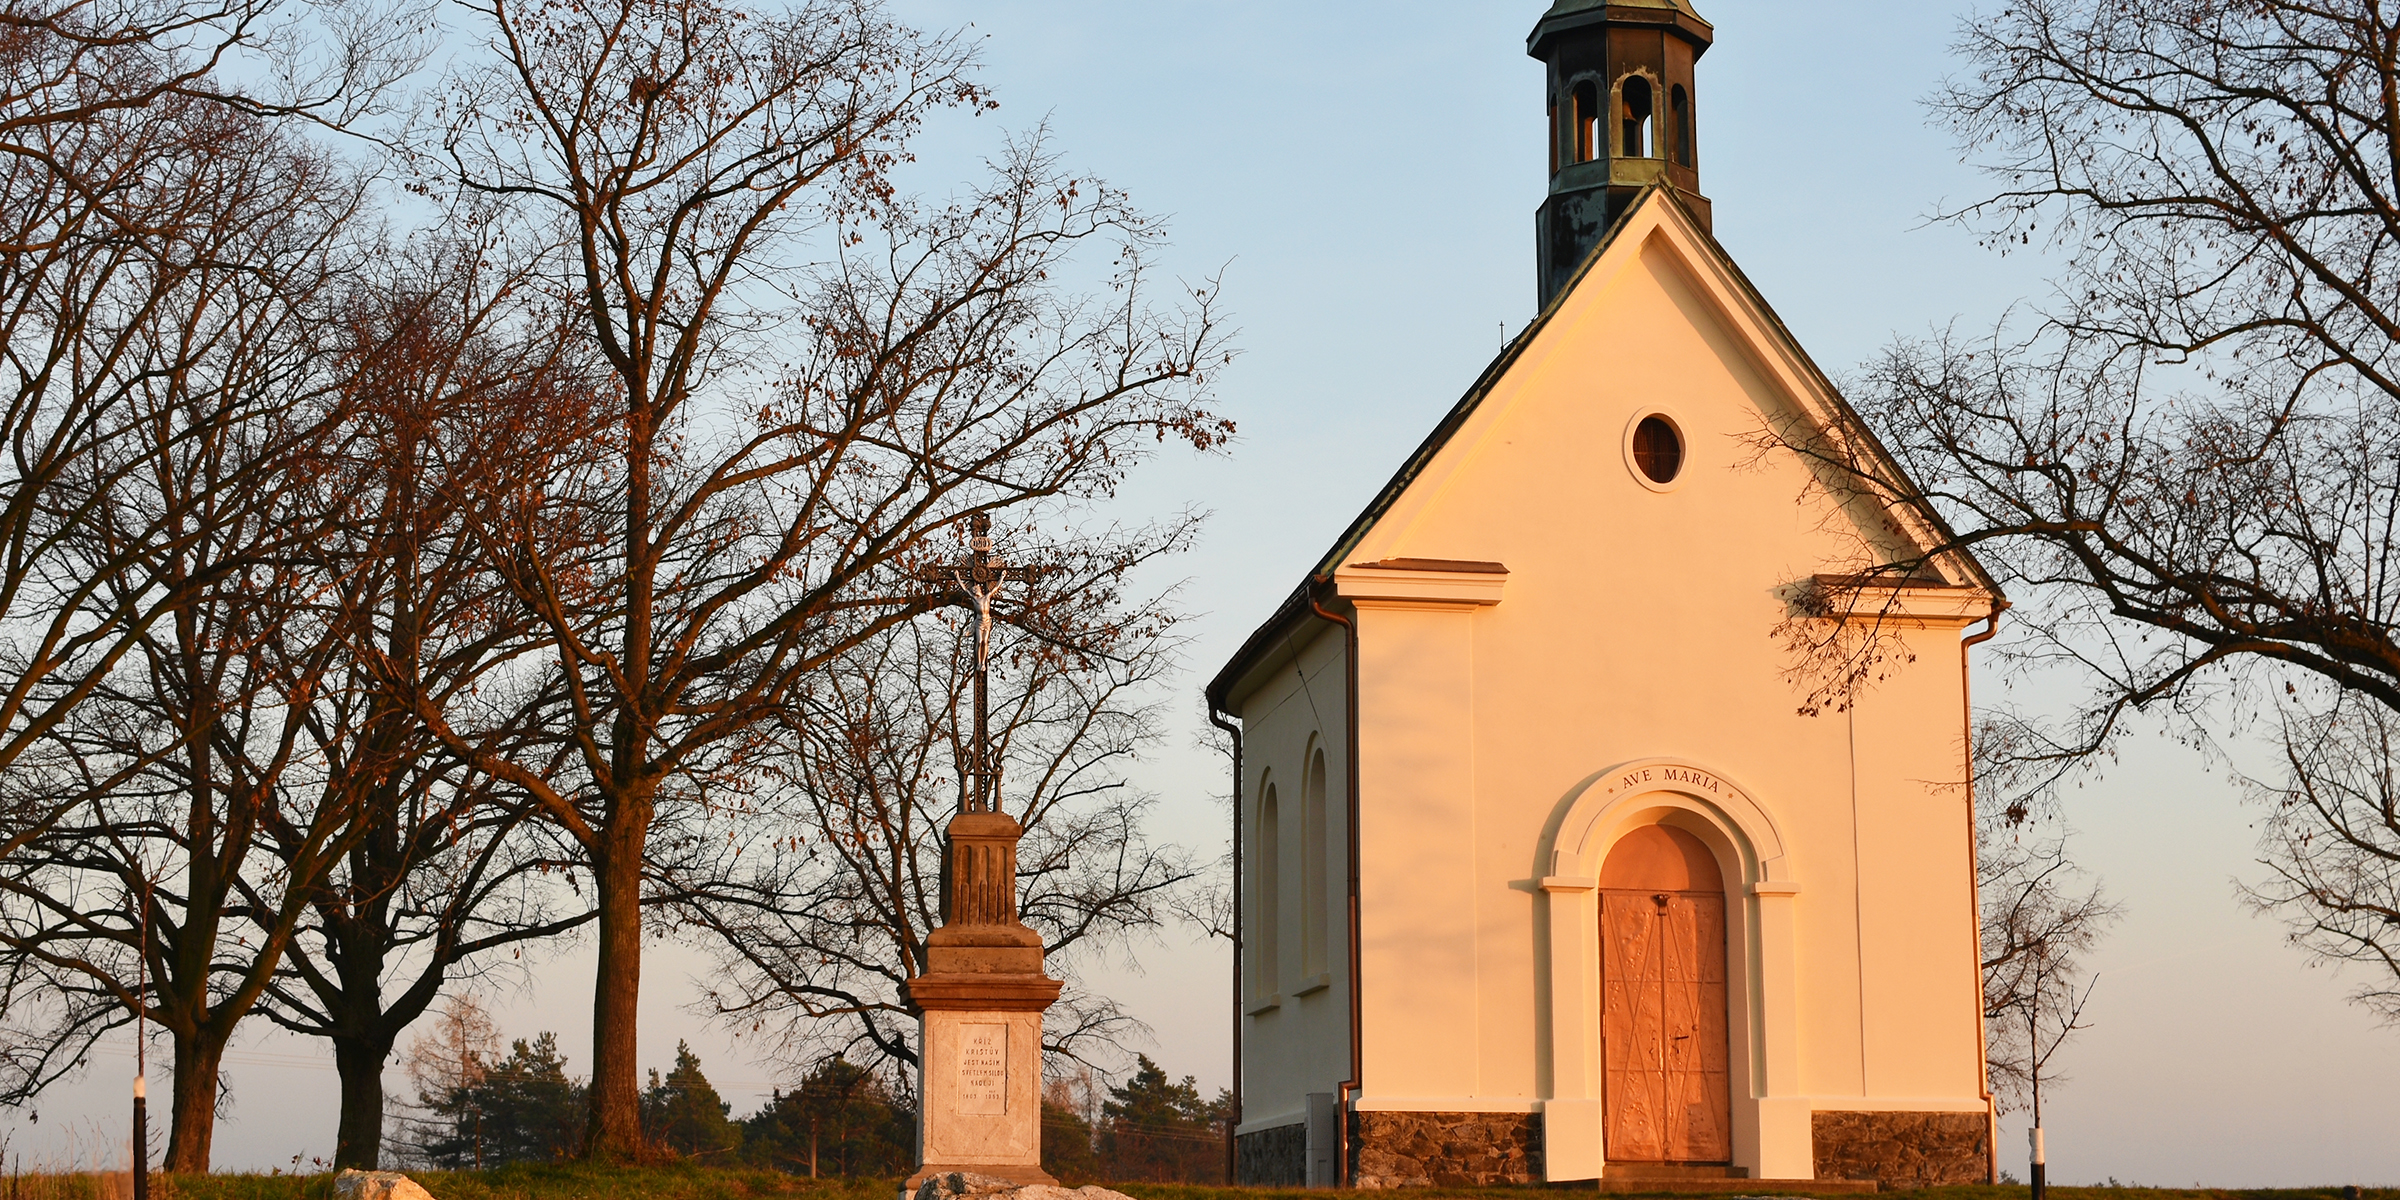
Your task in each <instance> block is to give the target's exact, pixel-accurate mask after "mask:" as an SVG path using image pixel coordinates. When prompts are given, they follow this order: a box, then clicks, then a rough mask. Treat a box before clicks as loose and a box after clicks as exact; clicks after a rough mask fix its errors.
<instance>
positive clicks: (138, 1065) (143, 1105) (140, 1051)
mask: <svg viewBox="0 0 2400 1200" xmlns="http://www.w3.org/2000/svg"><path fill="white" fill-rule="evenodd" d="M140 924H141V931H142V932H141V941H140V943H139V944H138V945H137V946H136V947H135V956H134V968H133V978H134V987H133V1200H150V1036H149V1034H150V1030H149V1024H148V1017H149V1015H150V878H149V872H147V871H145V872H143V876H142V919H141V923H140Z"/></svg>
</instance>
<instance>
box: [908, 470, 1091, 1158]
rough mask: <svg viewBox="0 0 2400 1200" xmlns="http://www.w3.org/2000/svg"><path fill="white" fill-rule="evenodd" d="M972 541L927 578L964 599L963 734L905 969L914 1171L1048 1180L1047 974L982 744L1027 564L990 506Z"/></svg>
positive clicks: (1009, 825) (1009, 823) (1050, 990)
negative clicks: (1019, 563) (927, 893)
mask: <svg viewBox="0 0 2400 1200" xmlns="http://www.w3.org/2000/svg"><path fill="white" fill-rule="evenodd" d="M971 528H972V530H973V532H974V543H973V553H972V554H971V555H969V556H968V557H967V559H965V560H964V561H962V562H959V563H957V564H955V565H952V566H948V567H944V568H942V569H941V570H940V571H939V572H938V573H936V574H935V575H934V580H935V581H936V582H939V583H941V584H943V585H945V586H946V587H948V588H949V589H951V590H952V591H954V592H956V593H958V594H960V595H961V596H962V597H963V598H964V599H965V600H966V602H967V603H968V604H969V605H971V606H973V608H974V610H975V617H976V624H975V740H974V744H973V748H972V750H971V754H972V756H973V757H972V760H971V761H970V762H969V763H968V765H967V772H966V773H967V775H968V776H969V779H968V781H967V788H966V789H965V797H964V802H963V804H962V805H961V809H960V812H959V814H958V815H957V816H955V817H952V818H951V819H950V827H949V829H948V830H947V831H946V833H945V835H944V843H943V848H942V926H941V928H939V929H936V930H934V931H933V932H932V933H931V934H929V935H927V937H926V939H925V962H924V971H923V973H922V974H919V975H917V976H915V977H914V978H912V979H910V980H909V981H908V999H909V1003H910V1004H912V1005H914V1006H915V1007H916V1009H917V1030H918V1037H917V1054H918V1063H917V1066H918V1071H919V1078H918V1088H917V1110H918V1111H917V1164H918V1166H917V1173H916V1175H915V1176H913V1177H911V1178H910V1179H909V1181H908V1182H907V1184H906V1185H904V1186H903V1188H902V1189H901V1194H902V1195H903V1196H907V1195H911V1194H914V1193H915V1191H916V1189H917V1188H918V1186H919V1185H920V1184H922V1183H923V1182H924V1181H925V1180H926V1179H927V1178H928V1177H930V1176H934V1175H940V1174H944V1173H947V1172H951V1171H968V1172H974V1173H977V1174H982V1175H993V1176H998V1177H1000V1178H1004V1179H1008V1180H1012V1181H1014V1182H1017V1183H1021V1184H1022V1183H1041V1184H1055V1183H1057V1182H1058V1181H1057V1180H1055V1179H1052V1178H1051V1177H1050V1176H1049V1175H1048V1174H1047V1173H1045V1172H1044V1171H1043V1170H1042V1013H1043V1012H1044V1011H1045V1010H1047V1009H1048V1008H1049V1007H1050V1005H1051V1004H1052V1003H1053V1002H1054V1001H1056V1000H1057V999H1058V990H1059V986H1060V985H1059V981H1058V980H1055V979H1052V978H1050V977H1049V976H1047V975H1044V974H1042V937H1041V935H1040V934H1038V933H1035V932H1034V931H1033V930H1031V929H1028V928H1026V927H1025V924H1024V922H1022V921H1019V920H1018V919H1017V838H1018V837H1019V836H1021V835H1022V834H1023V833H1024V829H1023V827H1022V826H1020V825H1018V824H1017V822H1016V820H1015V819H1014V818H1012V817H1010V816H1009V815H1008V814H1006V813H1003V812H1001V811H1000V804H999V799H1000V798H999V788H998V775H997V772H996V771H995V770H994V767H993V763H992V757H991V738H990V729H989V717H988V712H989V709H988V707H987V704H986V700H985V686H986V682H985V681H986V668H987V666H988V663H989V659H990V655H991V644H992V601H993V599H994V598H995V597H997V596H998V595H999V593H1000V588H1001V585H1003V584H1005V583H1008V582H1011V581H1013V580H1024V579H1030V578H1032V577H1033V574H1034V569H1033V568H1029V567H1009V566H1003V565H1002V564H1001V562H1000V560H999V558H998V556H996V555H995V554H993V553H992V537H991V520H990V518H988V517H983V516H977V517H976V518H974V521H973V524H972V526H971Z"/></svg>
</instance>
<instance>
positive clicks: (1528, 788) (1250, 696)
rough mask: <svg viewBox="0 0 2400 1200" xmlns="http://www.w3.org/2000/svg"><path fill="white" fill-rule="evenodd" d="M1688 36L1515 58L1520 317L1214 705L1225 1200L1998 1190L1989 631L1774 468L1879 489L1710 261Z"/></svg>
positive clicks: (1580, 24)
mask: <svg viewBox="0 0 2400 1200" xmlns="http://www.w3.org/2000/svg"><path fill="white" fill-rule="evenodd" d="M1713 36H1714V31H1713V29H1712V27H1711V26H1710V25H1709V23H1708V22H1706V21H1704V20H1702V19H1701V17H1700V16H1699V14H1698V13H1697V12H1695V11H1694V10H1693V8H1692V7H1691V5H1690V4H1689V3H1688V2H1687V0H1557V3H1555V4H1554V5H1553V6H1552V7H1551V8H1550V9H1549V10H1548V12H1547V13H1545V14H1544V15H1543V16H1542V17H1541V19H1540V20H1539V22H1538V23H1537V24H1536V25H1535V26H1534V29H1533V32H1532V34H1531V36H1530V38H1529V39H1528V41H1527V46H1526V48H1527V51H1528V52H1529V53H1530V54H1531V55H1532V56H1533V57H1534V58H1536V59H1539V60H1540V61H1541V62H1542V63H1543V64H1544V65H1545V67H1546V68H1547V70H1546V78H1547V103H1548V112H1549V114H1550V119H1549V125H1548V131H1549V135H1548V141H1549V171H1550V174H1549V179H1550V186H1549V194H1548V196H1547V197H1546V198H1545V199H1544V200H1543V202H1542V204H1541V207H1540V210H1539V212H1538V214H1537V216H1536V218H1535V228H1536V255H1535V258H1536V271H1537V275H1536V279H1537V286H1538V289H1539V298H1540V303H1541V308H1540V314H1539V316H1538V317H1537V318H1536V319H1535V320H1534V321H1533V322H1532V323H1531V324H1529V325H1528V326H1527V327H1526V328H1525V330H1524V331H1523V332H1522V333H1520V334H1519V335H1518V336H1517V337H1516V338H1515V339H1514V340H1513V341H1512V342H1511V343H1510V344H1509V345H1508V346H1507V347H1506V348H1505V349H1504V350H1503V351H1502V352H1501V354H1500V355H1499V357H1498V358H1497V359H1495V360H1494V361H1493V362H1492V363H1491V365H1490V366H1489V367H1488V368H1486V369H1485V371H1484V373H1483V375H1482V377H1481V378H1479V379H1477V380H1475V382H1474V384H1473V386H1472V387H1470V388H1469V389H1468V390H1467V392H1466V394H1465V396H1464V398H1462V399H1461V400H1459V402H1458V403H1457V405H1456V406H1455V407H1453V408H1452V409H1451V410H1450V411H1449V413H1448V415H1446V416H1445V417H1443V418H1442V420H1441V422H1440V423H1439V424H1438V425H1437V426H1436V427H1435V428H1434V429H1433V430H1432V432H1431V433H1430V434H1429V435H1428V436H1427V437H1426V438H1425V440H1424V442H1423V444H1422V445H1421V446H1419V447H1418V448H1417V450H1416V451H1415V452H1414V453H1413V454H1411V455H1410V456H1409V457H1408V458H1407V460H1406V461H1405V462H1402V463H1400V464H1399V467H1398V470H1397V471H1396V472H1395V473H1394V474H1393V475H1392V477H1391V481H1390V482H1389V483H1388V484H1386V485H1385V486H1384V487H1383V489H1382V490H1381V491H1380V492H1378V493H1377V494H1376V495H1375V496H1374V498H1373V499H1372V500H1371V501H1370V502H1369V503H1368V504H1367V505H1366V507H1365V509H1364V511H1363V512H1361V513H1360V514H1359V516H1358V517H1357V519H1356V520H1354V521H1353V522H1351V523H1350V525H1349V526H1348V528H1346V529H1344V530H1343V531H1342V533H1341V535H1340V537H1339V538H1338V539H1337V540H1336V541H1335V542H1334V543H1333V546H1332V548H1331V549H1330V550H1328V551H1327V552H1326V553H1325V555H1324V557H1323V558H1322V559H1321V560H1320V561H1319V562H1318V563H1317V564H1316V565H1315V567H1314V568H1313V569H1311V570H1310V571H1309V572H1308V573H1307V575H1306V576H1305V577H1304V578H1303V579H1301V580H1300V581H1299V583H1298V586H1297V587H1296V588H1295V589H1294V590H1293V591H1292V592H1291V593H1290V595H1289V597H1288V598H1287V599H1285V600H1284V601H1283V603H1282V604H1281V605H1280V606H1279V607H1278V608H1276V609H1275V611H1274V612H1273V614H1272V615H1271V616H1269V617H1268V618H1267V619H1266V621H1265V623H1264V624H1262V625H1260V626H1259V627H1258V628H1257V630H1256V632H1254V633H1253V634H1252V635H1251V636H1250V637H1249V639H1248V641H1247V642H1245V643H1244V644H1243V645H1242V647H1241V649H1240V650H1239V652H1237V653H1236V654H1235V655H1234V656H1233V658H1232V659H1231V660H1230V661H1229V662H1227V663H1226V664H1225V665H1224V667H1223V668H1222V670H1220V671H1219V672H1218V674H1217V675H1216V676H1215V678H1214V679H1213V681H1212V682H1211V683H1210V684H1209V686H1208V699H1209V702H1210V704H1211V706H1212V712H1213V713H1215V714H1216V719H1217V720H1218V721H1219V722H1220V723H1221V724H1223V725H1225V726H1226V727H1227V728H1228V729H1230V730H1233V731H1234V732H1235V736H1236V739H1237V740H1236V754H1235V764H1236V765H1235V779H1234V787H1235V795H1236V810H1237V813H1238V814H1239V815H1238V821H1239V828H1238V832H1237V837H1236V849H1237V855H1238V875H1239V879H1240V883H1239V888H1240V890H1239V901H1238V902H1239V904H1240V906H1241V912H1240V916H1239V920H1238V928H1239V930H1240V943H1239V953H1238V954H1237V956H1236V958H1237V962H1236V967H1235V970H1236V972H1237V979H1236V982H1235V997H1236V1000H1237V1011H1236V1015H1235V1016H1234V1024H1235V1030H1236V1038H1237V1041H1236V1054H1235V1060H1236V1070H1237V1077H1236V1085H1235V1094H1236V1096H1237V1098H1238V1102H1239V1105H1240V1108H1239V1122H1238V1124H1237V1126H1236V1129H1235V1145H1236V1149H1235V1157H1236V1161H1237V1166H1236V1173H1237V1176H1238V1178H1239V1181H1240V1182H1243V1183H1256V1184H1289V1185H1312V1186H1335V1185H1346V1186H1359V1187H1397V1186H1410V1185H1427V1184H1441V1185H1459V1184H1483V1183H1538V1182H1564V1181H1590V1180H1597V1181H1599V1182H1598V1186H1599V1187H1601V1188H1602V1189H1604V1190H1614V1189H1620V1188H1632V1187H1641V1188H1652V1187H1662V1186H1663V1187H1669V1188H1671V1189H1674V1190H1693V1191H1707V1190H1725V1189H1727V1188H1728V1187H1735V1186H1750V1185H1733V1184H1730V1183H1728V1182H1726V1181H1730V1180H1745V1179H1746V1180H1758V1181H1778V1182H1781V1183H1785V1184H1789V1185H1790V1188H1789V1190H1798V1191H1811V1190H1814V1191H1824V1190H1843V1189H1853V1190H1855V1189H1859V1188H1863V1187H1865V1186H1866V1185H1865V1184H1864V1183H1863V1182H1860V1181H1868V1180H1872V1181H1875V1182H1877V1183H1880V1184H1881V1185H1883V1186H1885V1187H1892V1186H1906V1185H1924V1184H1935V1183H1962V1182H1977V1181H1982V1180H1986V1179H1989V1178H1991V1177H1992V1175H1993V1173H1994V1170H1995V1165H1996V1160H1995V1158H1994V1146H1993V1131H1994V1126H1993V1108H1992V1100H1991V1094H1990V1091H1989V1089H1988V1087H1987V1085H1986V1079H1985V1074H1984V1050H1983V1023H1982V1002H1981V978H1980V973H1979V969H1978V952H1977V949H1978V938H1977V922H1976V896H1975V863H1974V826H1973V819H1972V798H1971V796H1970V795H1969V791H1968V786H1967V779H1968V770H1967V760H1968V742H1967V736H1968V717H1967V691H1966V661H1967V654H1968V650H1969V647H1971V645H1972V644H1973V643H1974V641H1976V640H1979V638H1978V636H1977V635H1978V633H1979V632H1988V630H1989V629H1990V628H1991V623H1992V622H1994V621H1996V619H1997V617H1998V613H1999V610H2000V608H2001V607H2003V605H2004V601H2003V600H2002V598H2001V596H2000V594H1999V592H1998V590H1997V589H1996V588H1995V587H1994V586H1993V585H1992V583H1991V580H1990V579H1989V578H1988V576H1986V575H1985V574H1984V573H1983V572H1982V570H1981V569H1980V568H1979V567H1978V566H1977V565H1976V564H1975V563H1974V562H1973V561H1972V560H1971V559H1968V558H1965V557H1940V556H1934V555H1931V554H1929V553H1928V551H1929V548H1931V547H1934V546H1936V545H1937V544H1938V542H1939V534H1940V531H1941V526H1940V523H1939V519H1938V517H1936V516H1935V515H1934V514H1932V513H1930V512H1917V511H1914V510H1905V509H1904V510H1900V511H1897V512H1895V511H1893V510H1890V509H1887V508H1882V507H1872V508H1862V507H1861V506H1860V505H1858V504H1857V502H1856V501H1855V499H1854V498H1852V499H1845V498H1843V495H1842V493H1841V490H1840V489H1838V488H1829V487H1827V486H1825V485H1824V480H1823V479H1822V477H1821V474H1820V472H1821V469H1822V468H1821V467H1820V468H1812V465H1811V463H1810V462H1809V461H1808V460H1807V459H1805V458H1804V457H1803V456H1802V455H1800V454H1799V453H1797V452H1794V451H1792V450H1790V449H1788V448H1785V447H1788V446H1789V445H1791V444H1792V443H1791V442H1790V441H1789V440H1784V441H1778V440H1777V439H1776V438H1774V437H1764V436H1762V431H1769V430H1786V431H1788V430H1792V429H1815V430H1833V431H1837V432H1841V433H1843V434H1844V435H1845V439H1844V440H1845V444H1852V445H1865V446H1868V447H1869V448H1870V453H1874V454H1879V453H1880V452H1879V451H1874V450H1873V449H1872V448H1873V447H1874V446H1875V443H1874V441H1873V438H1872V436H1871V435H1868V434H1866V433H1865V432H1864V431H1863V430H1862V429H1860V428H1859V427H1858V424H1857V417H1856V416H1855V414H1854V413H1853V412H1852V410H1851V409H1850V408H1849V406H1848V405H1847V404H1846V403H1845V402H1844V400H1843V399H1842V397H1841V396H1840V395H1839V394H1838V393H1837V392H1836V390H1835V389H1834V387H1833V385H1832V384H1831V383H1830V382H1829V381H1828V380H1827V379H1826V377H1825V376H1824V374H1823V373H1821V372H1820V371H1819V370H1818V369H1817V367H1816V366H1815V365H1814V364H1813V363H1812V362H1811V361H1810V359H1809V356H1808V354H1807V353H1806V352H1805V351H1804V350H1803V349H1802V348H1801V347H1800V346H1799V345H1798V344H1797V343H1795V342H1794V340H1793V339H1792V335H1791V333H1790V332H1789V331H1788V330H1787V329H1786V328H1785V327H1784V325H1783V323H1782V322H1781V321H1780V320H1778V319H1777V317H1776V315H1775V313H1774V311H1773V310H1772V309H1770V308H1769V307H1768V306H1767V303H1766V300H1765V299H1764V298H1763V297H1762V296H1760V295H1759V293H1758V292H1757V290H1756V289H1754V288H1753V287H1752V286H1751V285H1750V283H1749V282H1748V281H1747V280H1746V279H1745V278H1744V277H1743V275H1742V273H1741V271H1740V269H1739V268H1737V267H1736V266H1735V265H1734V263H1733V261H1732V259H1731V258H1729V257H1728V256H1727V254H1726V252H1725V250H1724V248H1723V247H1721V246H1719V245H1718V244H1717V243H1716V241H1715V240H1714V239H1713V238H1712V237H1711V235H1710V217H1711V209H1710V205H1709V202H1708V200H1707V199H1705V198H1704V197H1703V195H1702V193H1701V190H1700V154H1701V149H1702V145H1701V143H1702V139H1701V137H1700V130H1701V125H1700V122H1699V113H1700V99H1701V97H1700V93H1699V89H1698V86H1697V80H1696V77H1695V74H1694V67H1695V65H1696V64H1697V63H1698V61H1699V60H1700V58H1701V56H1702V55H1703V54H1704V53H1705V52H1706V51H1707V50H1708V48H1709V45H1710V42H1711V39H1712V38H1713ZM1878 462H1879V463H1880V464H1881V465H1880V466H1879V467H1878V468H1877V469H1891V470H1896V469H1897V468H1896V467H1891V466H1890V464H1889V463H1888V462H1883V461H1882V460H1880V459H1878ZM1862 555H1864V556H1866V558H1867V559H1870V560H1873V561H1864V562H1862V558H1861V556H1862ZM1902 561H1911V562H1917V563H1918V564H1919V565H1917V566H1915V567H1912V568H1911V569H1910V571H1909V572H1908V573H1906V574H1905V575H1898V574H1894V575H1888V576H1877V575H1875V574H1874V572H1875V570H1876V568H1877V567H1878V566H1879V565H1888V564H1892V563H1897V562H1902ZM1862 571H1863V572H1865V573H1866V576H1867V577H1870V578H1881V579H1885V580H1887V582H1885V583H1879V584H1876V585H1874V586H1872V587H1866V588H1850V589H1841V588H1829V587H1828V586H1827V583H1828V581H1835V580H1856V579H1859V578H1861V577H1862V575H1861V572H1862ZM1829 595H1833V596H1843V597H1847V599H1846V600H1844V601H1842V602H1841V604H1846V605H1849V606H1850V607H1847V608H1845V607H1841V605H1833V606H1831V607H1829V606H1828V604H1827V602H1825V600H1824V598H1825V597H1827V596H1829ZM1811 597H1814V598H1815V599H1813V600H1812V599H1810V598H1811ZM1861 606H1869V607H1872V609H1873V613H1872V615H1873V624H1874V626H1875V629H1876V636H1877V637H1879V638H1882V639H1885V640H1886V641H1887V642H1888V643H1889V647H1890V648H1891V651H1892V652H1891V653H1889V654H1887V655H1885V656H1884V658H1883V659H1882V660H1881V665H1880V666H1879V668H1878V669H1877V670H1876V671H1875V672H1874V673H1873V675H1874V678H1872V679H1871V680H1867V681H1865V682H1862V683H1861V684H1860V685H1859V686H1858V687H1857V688H1855V689H1854V690H1853V691H1851V692H1850V693H1848V694H1846V695H1845V696H1844V697H1843V699H1842V701H1841V702H1840V703H1834V704H1811V703H1808V702H1807V695H1808V693H1809V689H1810V686H1811V685H1810V682H1809V680H1808V679H1806V678H1805V677H1804V676H1805V675H1806V669H1805V664H1801V663H1797V662H1796V660H1795V657H1794V655H1795V653H1796V652H1795V650H1794V649H1793V645H1794V642H1793V639H1792V638H1791V637H1789V636H1786V635H1787V634H1788V633H1789V631H1791V630H1792V629H1794V628H1795V627H1796V626H1795V623H1796V622H1797V623H1800V627H1805V626H1806V623H1807V622H1811V621H1819V622H1824V621H1835V620H1838V619H1840V618H1841V617H1842V616H1843V615H1844V613H1851V612H1856V611H1859V609H1860V607H1861ZM1802 640H1804V641H1805V639H1802Z"/></svg>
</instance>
